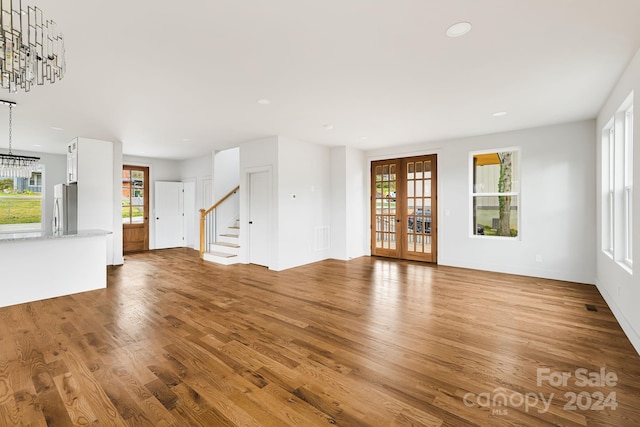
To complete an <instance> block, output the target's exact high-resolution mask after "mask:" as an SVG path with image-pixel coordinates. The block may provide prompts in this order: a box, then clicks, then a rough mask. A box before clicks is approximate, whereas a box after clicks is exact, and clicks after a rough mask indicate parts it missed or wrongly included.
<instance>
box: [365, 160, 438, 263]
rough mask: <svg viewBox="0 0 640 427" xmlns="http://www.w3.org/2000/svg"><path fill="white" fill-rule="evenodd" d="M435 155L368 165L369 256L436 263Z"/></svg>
mask: <svg viewBox="0 0 640 427" xmlns="http://www.w3.org/2000/svg"><path fill="white" fill-rule="evenodd" d="M436 168H437V162H436V155H435V154H433V155H428V156H418V157H408V158H402V159H392V160H380V161H375V162H372V164H371V202H372V203H371V254H372V255H378V256H385V257H392V258H401V259H409V260H415V261H426V262H434V263H435V262H437V260H438V259H437V247H438V246H437V241H438V240H437V239H438V235H437V224H438V223H437V212H438V209H437V207H438V206H437V197H436V195H437V194H436V189H437V169H436Z"/></svg>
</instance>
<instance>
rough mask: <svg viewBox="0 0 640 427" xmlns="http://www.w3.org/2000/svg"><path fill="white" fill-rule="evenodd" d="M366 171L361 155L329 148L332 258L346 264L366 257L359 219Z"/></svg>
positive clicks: (363, 210)
mask: <svg viewBox="0 0 640 427" xmlns="http://www.w3.org/2000/svg"><path fill="white" fill-rule="evenodd" d="M366 175H367V170H366V167H365V157H364V153H363V152H362V151H360V150H356V149H353V148H348V147H333V148H331V173H330V182H331V191H330V196H331V203H330V206H331V258H335V259H340V260H345V261H346V260H349V259H352V258H357V257H360V256H363V255H365V254H367V249H366V248H368V247H369V245H368V244H366V241H365V239H366V237H365V233H364V228H363V226H362V219H363V218H365V219H366V218H368V217H367V215H368V213H367V210H366V209H367V206H366V203H365V200H366V198H365V195H366V194H367V190H366V188H365V183H366Z"/></svg>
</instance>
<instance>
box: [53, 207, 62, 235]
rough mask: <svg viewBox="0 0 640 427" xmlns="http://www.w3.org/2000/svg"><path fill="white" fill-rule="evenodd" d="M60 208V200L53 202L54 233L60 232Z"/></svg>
mask: <svg viewBox="0 0 640 427" xmlns="http://www.w3.org/2000/svg"><path fill="white" fill-rule="evenodd" d="M59 222H60V206H59V203H58V199H55V200H54V201H53V232H54V233H55V232H57V231H60V230H59V228H60V224H59Z"/></svg>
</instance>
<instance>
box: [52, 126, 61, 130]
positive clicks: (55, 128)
mask: <svg viewBox="0 0 640 427" xmlns="http://www.w3.org/2000/svg"><path fill="white" fill-rule="evenodd" d="M51 129H53V130H64V129H62V128H59V127H57V126H51Z"/></svg>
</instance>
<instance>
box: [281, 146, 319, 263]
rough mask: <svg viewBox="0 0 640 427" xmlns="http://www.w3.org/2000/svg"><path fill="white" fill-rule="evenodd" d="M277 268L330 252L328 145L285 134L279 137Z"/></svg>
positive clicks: (313, 259)
mask: <svg viewBox="0 0 640 427" xmlns="http://www.w3.org/2000/svg"><path fill="white" fill-rule="evenodd" d="M278 176H279V179H278V181H277V182H278V184H277V185H278V196H279V197H278V212H279V215H278V223H279V236H278V237H279V252H278V263H277V267H276V268H277V269H280V270H284V269H287V268H292V267H296V266H299V265H304V264H308V263H312V262H316V261H320V260H323V259H327V258H328V257H329V253H330V244H331V239H330V233H331V227H330V224H331V219H330V218H331V197H330V188H331V180H330V148H328V147H326V146H321V145H317V144H312V143H308V142H302V141H297V140H295V139H291V138H288V137H282V136H281V137H279V141H278Z"/></svg>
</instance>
